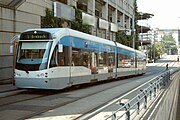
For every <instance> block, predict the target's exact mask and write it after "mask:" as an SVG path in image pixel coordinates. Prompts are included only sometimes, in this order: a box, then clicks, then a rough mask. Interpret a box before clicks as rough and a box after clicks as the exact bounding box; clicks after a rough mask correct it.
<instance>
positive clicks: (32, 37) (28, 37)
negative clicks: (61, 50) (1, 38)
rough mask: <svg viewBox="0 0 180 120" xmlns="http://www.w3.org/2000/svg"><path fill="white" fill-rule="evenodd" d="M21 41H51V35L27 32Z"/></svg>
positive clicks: (22, 35)
mask: <svg viewBox="0 0 180 120" xmlns="http://www.w3.org/2000/svg"><path fill="white" fill-rule="evenodd" d="M20 39H21V40H40V39H51V34H50V33H47V32H35V33H34V32H25V33H23V34H21V37H20Z"/></svg>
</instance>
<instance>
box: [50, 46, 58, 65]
mask: <svg viewBox="0 0 180 120" xmlns="http://www.w3.org/2000/svg"><path fill="white" fill-rule="evenodd" d="M57 65H58V63H57V47H56V48H55V49H54V51H53V54H52V56H51V61H50V67H56V66H57Z"/></svg>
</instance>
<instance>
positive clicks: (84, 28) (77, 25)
mask: <svg viewBox="0 0 180 120" xmlns="http://www.w3.org/2000/svg"><path fill="white" fill-rule="evenodd" d="M71 28H72V29H74V30H78V31H81V32H84V33H88V34H90V33H91V27H90V25H87V24H84V23H83V20H82V12H81V11H80V10H78V9H75V20H74V21H73V22H72V23H71Z"/></svg>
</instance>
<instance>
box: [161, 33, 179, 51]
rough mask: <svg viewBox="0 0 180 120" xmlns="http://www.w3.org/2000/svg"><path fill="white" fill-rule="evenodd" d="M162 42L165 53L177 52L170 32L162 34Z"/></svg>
mask: <svg viewBox="0 0 180 120" xmlns="http://www.w3.org/2000/svg"><path fill="white" fill-rule="evenodd" d="M163 43H164V48H165V52H166V53H167V54H176V53H177V51H178V50H177V46H176V41H175V39H174V38H173V36H172V35H171V34H170V35H164V37H163Z"/></svg>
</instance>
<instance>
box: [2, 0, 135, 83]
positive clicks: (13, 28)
mask: <svg viewBox="0 0 180 120" xmlns="http://www.w3.org/2000/svg"><path fill="white" fill-rule="evenodd" d="M46 8H49V9H50V10H52V11H53V12H54V15H55V16H56V17H58V18H63V19H64V20H65V21H64V23H62V24H63V25H62V26H63V27H70V26H71V25H70V24H71V21H73V20H74V19H75V9H80V10H81V11H82V20H83V23H86V24H88V25H90V26H91V28H92V29H91V30H92V31H91V34H92V35H95V36H98V37H102V38H106V39H109V40H113V41H116V32H118V31H122V30H127V29H128V30H131V29H132V20H133V13H134V11H133V10H134V0H1V1H0V84H2V83H10V82H11V81H12V79H13V53H11V50H10V45H11V44H12V43H13V36H15V35H18V34H20V33H21V32H23V31H24V30H26V29H29V28H41V20H42V17H43V16H45V15H46V12H45V10H46Z"/></svg>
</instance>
